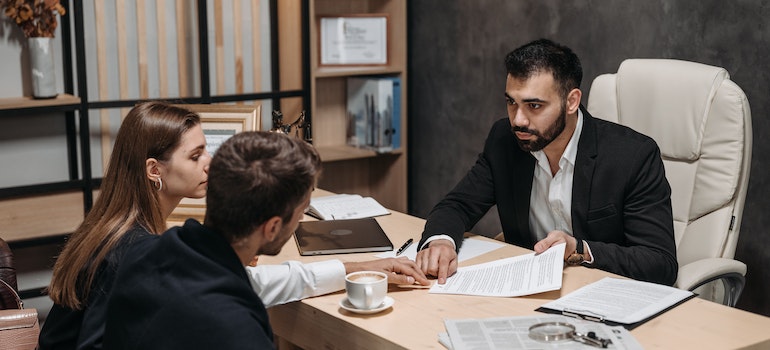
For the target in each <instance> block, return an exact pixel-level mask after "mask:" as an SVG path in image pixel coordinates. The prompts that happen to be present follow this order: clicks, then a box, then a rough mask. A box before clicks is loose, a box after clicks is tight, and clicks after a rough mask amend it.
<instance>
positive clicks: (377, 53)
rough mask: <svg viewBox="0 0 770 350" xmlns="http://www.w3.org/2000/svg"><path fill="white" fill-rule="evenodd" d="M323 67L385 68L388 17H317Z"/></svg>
mask: <svg viewBox="0 0 770 350" xmlns="http://www.w3.org/2000/svg"><path fill="white" fill-rule="evenodd" d="M318 22H319V26H320V28H319V31H318V32H319V35H320V40H319V43H320V45H319V46H320V50H321V55H320V57H321V62H320V64H321V65H322V66H323V65H385V64H388V15H387V14H361V15H349V16H345V17H320V19H319V21H318Z"/></svg>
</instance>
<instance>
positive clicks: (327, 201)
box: [308, 194, 390, 220]
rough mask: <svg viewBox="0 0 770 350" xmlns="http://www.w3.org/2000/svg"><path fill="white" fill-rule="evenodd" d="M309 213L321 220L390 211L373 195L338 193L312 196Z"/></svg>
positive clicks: (374, 214)
mask: <svg viewBox="0 0 770 350" xmlns="http://www.w3.org/2000/svg"><path fill="white" fill-rule="evenodd" d="M308 214H310V215H312V216H315V217H316V218H319V219H321V220H340V219H361V218H368V217H374V216H380V215H388V214H390V212H389V211H388V210H387V209H385V207H383V206H382V205H381V204H380V203H378V202H377V201H376V200H375V199H374V198H372V197H361V196H360V195H357V194H338V195H333V196H324V197H314V198H311V199H310V207H309V208H308Z"/></svg>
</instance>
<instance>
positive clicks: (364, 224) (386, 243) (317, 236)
mask: <svg viewBox="0 0 770 350" xmlns="http://www.w3.org/2000/svg"><path fill="white" fill-rule="evenodd" d="M294 238H295V240H296V242H297V249H299V253H300V255H324V254H342V253H365V252H384V251H390V250H393V243H391V241H390V239H389V238H388V236H387V235H386V234H385V231H383V230H382V227H380V224H379V223H377V220H375V219H374V218H363V219H349V220H329V221H303V222H300V223H299V226H298V227H297V230H296V231H295V232H294Z"/></svg>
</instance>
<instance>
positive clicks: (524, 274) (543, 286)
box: [430, 244, 565, 297]
mask: <svg viewBox="0 0 770 350" xmlns="http://www.w3.org/2000/svg"><path fill="white" fill-rule="evenodd" d="M564 249H565V244H559V245H555V246H553V247H551V248H549V249H548V250H546V251H545V252H543V253H541V254H538V255H535V253H531V254H526V255H520V256H516V257H512V258H507V259H500V260H495V261H491V262H488V263H484V264H478V265H473V266H467V267H461V268H459V269H457V272H456V273H455V274H454V275H452V276H451V277H449V278H447V281H446V284H438V283H434V284H433V287H431V288H430V293H436V294H464V295H480V296H493V297H517V296H522V295H530V294H537V293H542V292H547V291H551V290H558V289H561V281H562V272H563V270H564Z"/></svg>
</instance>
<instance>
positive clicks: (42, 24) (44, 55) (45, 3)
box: [0, 0, 66, 98]
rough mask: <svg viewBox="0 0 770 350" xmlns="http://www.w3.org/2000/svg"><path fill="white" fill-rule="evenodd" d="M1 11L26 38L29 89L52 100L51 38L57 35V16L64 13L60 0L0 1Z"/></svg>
mask: <svg viewBox="0 0 770 350" xmlns="http://www.w3.org/2000/svg"><path fill="white" fill-rule="evenodd" d="M0 9H2V10H3V11H4V12H5V15H6V16H8V17H9V18H10V19H12V20H13V21H14V22H16V25H18V26H19V28H21V30H22V31H23V32H24V36H26V37H27V38H28V41H27V44H28V49H29V57H30V66H31V70H32V89H33V96H34V97H35V98H54V97H56V95H57V92H56V75H55V74H56V70H55V69H54V55H53V46H52V43H51V39H52V38H53V36H54V33H55V32H56V27H57V26H58V22H57V20H56V15H60V16H63V15H64V14H65V13H66V10H65V9H64V6H62V5H61V3H59V0H0Z"/></svg>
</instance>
